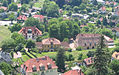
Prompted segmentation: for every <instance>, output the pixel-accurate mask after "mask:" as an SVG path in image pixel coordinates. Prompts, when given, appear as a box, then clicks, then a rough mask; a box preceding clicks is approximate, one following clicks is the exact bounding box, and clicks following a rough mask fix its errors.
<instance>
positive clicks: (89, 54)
mask: <svg viewBox="0 0 119 75" xmlns="http://www.w3.org/2000/svg"><path fill="white" fill-rule="evenodd" d="M94 53H95V52H94V51H89V52H88V53H87V56H88V57H94Z"/></svg>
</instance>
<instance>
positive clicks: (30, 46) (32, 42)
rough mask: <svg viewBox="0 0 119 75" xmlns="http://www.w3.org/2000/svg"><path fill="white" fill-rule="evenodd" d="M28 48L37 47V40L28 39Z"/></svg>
mask: <svg viewBox="0 0 119 75" xmlns="http://www.w3.org/2000/svg"><path fill="white" fill-rule="evenodd" d="M26 48H28V49H31V48H35V42H34V41H32V40H27V42H26Z"/></svg>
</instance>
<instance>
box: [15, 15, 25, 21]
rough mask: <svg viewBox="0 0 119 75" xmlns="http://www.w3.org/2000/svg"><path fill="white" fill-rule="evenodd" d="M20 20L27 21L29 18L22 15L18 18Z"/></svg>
mask: <svg viewBox="0 0 119 75" xmlns="http://www.w3.org/2000/svg"><path fill="white" fill-rule="evenodd" d="M17 19H18V20H24V21H25V20H27V17H26V16H25V15H20V16H19V17H17Z"/></svg>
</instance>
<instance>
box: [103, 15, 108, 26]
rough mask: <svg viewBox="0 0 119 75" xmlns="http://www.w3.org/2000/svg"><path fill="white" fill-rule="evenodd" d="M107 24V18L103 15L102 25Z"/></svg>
mask: <svg viewBox="0 0 119 75" xmlns="http://www.w3.org/2000/svg"><path fill="white" fill-rule="evenodd" d="M107 24H108V23H107V19H106V17H104V18H103V25H105V26H106V25H107Z"/></svg>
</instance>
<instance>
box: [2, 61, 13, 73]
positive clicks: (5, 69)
mask: <svg viewBox="0 0 119 75" xmlns="http://www.w3.org/2000/svg"><path fill="white" fill-rule="evenodd" d="M0 70H1V71H2V72H3V73H4V74H5V75H9V74H11V72H12V67H11V65H9V64H7V63H5V62H1V63H0Z"/></svg>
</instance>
